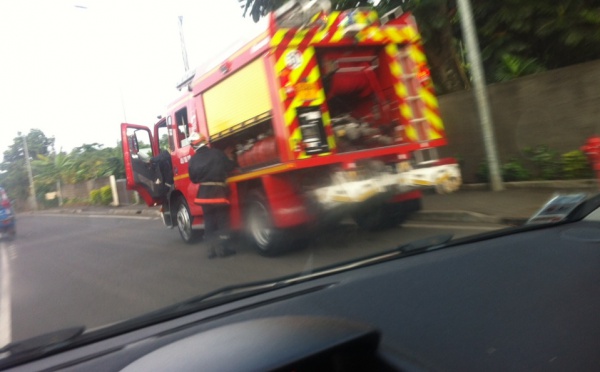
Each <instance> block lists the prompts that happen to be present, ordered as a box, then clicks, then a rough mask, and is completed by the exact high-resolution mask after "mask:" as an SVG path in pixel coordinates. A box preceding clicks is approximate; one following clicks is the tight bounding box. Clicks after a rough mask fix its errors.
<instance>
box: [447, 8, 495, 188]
mask: <svg viewBox="0 0 600 372" xmlns="http://www.w3.org/2000/svg"><path fill="white" fill-rule="evenodd" d="M457 5H458V12H459V13H460V26H461V29H462V33H463V36H464V38H465V44H466V48H467V58H468V60H469V64H470V65H471V74H472V76H473V94H474V95H475V101H476V102H477V112H478V113H479V121H480V124H481V131H482V134H483V145H484V147H485V153H486V157H487V163H488V168H489V175H490V185H491V188H492V190H493V191H501V190H504V184H503V183H502V175H501V173H500V165H499V164H500V162H499V161H498V150H497V149H496V139H495V137H494V128H493V123H492V114H491V111H490V103H489V98H488V93H487V89H486V86H485V79H484V78H483V67H482V63H481V55H480V53H479V42H478V41H477V33H476V31H475V23H474V21H473V11H472V9H471V2H470V0H458V1H457Z"/></svg>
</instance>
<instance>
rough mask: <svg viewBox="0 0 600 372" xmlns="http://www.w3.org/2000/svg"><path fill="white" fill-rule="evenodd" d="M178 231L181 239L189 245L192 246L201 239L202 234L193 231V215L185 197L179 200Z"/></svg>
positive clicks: (177, 206) (177, 205)
mask: <svg viewBox="0 0 600 372" xmlns="http://www.w3.org/2000/svg"><path fill="white" fill-rule="evenodd" d="M176 208H177V229H178V230H179V235H181V239H182V240H183V241H184V242H186V243H187V244H192V243H194V242H196V241H197V240H198V238H200V235H201V234H200V232H199V231H195V230H193V229H192V215H191V214H190V208H189V207H188V204H187V201H185V198H184V197H179V199H177V204H176Z"/></svg>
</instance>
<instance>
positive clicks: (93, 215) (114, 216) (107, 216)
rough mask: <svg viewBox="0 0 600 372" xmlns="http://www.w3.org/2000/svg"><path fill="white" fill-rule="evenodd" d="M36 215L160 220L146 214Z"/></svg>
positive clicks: (43, 215)
mask: <svg viewBox="0 0 600 372" xmlns="http://www.w3.org/2000/svg"><path fill="white" fill-rule="evenodd" d="M36 216H39V217H75V218H112V219H115V218H121V219H130V220H158V219H160V218H159V217H145V216H123V215H119V214H110V215H104V214H66V213H65V214H62V213H54V214H53V213H43V214H38V215H36Z"/></svg>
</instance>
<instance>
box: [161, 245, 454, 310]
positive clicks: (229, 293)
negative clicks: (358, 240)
mask: <svg viewBox="0 0 600 372" xmlns="http://www.w3.org/2000/svg"><path fill="white" fill-rule="evenodd" d="M453 237H454V235H453V234H440V235H434V236H431V237H427V238H424V239H419V240H415V241H412V242H410V243H407V244H403V245H401V246H399V247H397V248H395V249H393V250H391V251H387V252H382V253H377V254H375V255H372V256H367V257H363V258H359V259H356V260H352V261H346V262H342V263H337V264H334V265H331V266H325V267H322V268H319V269H318V270H317V271H314V272H311V273H302V274H298V273H296V274H293V275H288V276H285V277H281V278H278V279H271V280H263V281H259V282H252V283H244V284H238V285H232V286H227V287H223V288H219V289H217V290H214V291H211V292H208V293H206V294H203V295H201V296H197V297H193V298H191V299H189V300H186V301H183V302H181V303H178V304H176V305H174V306H170V307H169V308H168V309H170V310H175V311H177V310H182V309H185V308H189V307H195V305H197V304H200V303H205V302H207V301H209V300H213V299H224V300H228V301H230V300H232V298H233V297H247V296H252V295H256V294H260V293H263V292H268V291H272V290H274V289H278V288H282V287H286V286H289V285H292V284H297V283H300V282H303V281H306V280H309V279H315V278H318V277H322V276H326V275H330V274H333V273H338V272H342V271H346V270H350V269H354V268H358V267H363V266H367V265H372V264H374V263H378V262H382V261H386V260H389V259H392V258H398V257H401V256H404V255H406V254H415V253H419V252H421V251H426V250H433V249H437V248H441V247H443V246H444V245H445V244H446V243H448V242H449V241H451V240H452V238H453ZM165 310H166V309H165Z"/></svg>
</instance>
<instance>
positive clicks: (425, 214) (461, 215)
mask: <svg viewBox="0 0 600 372" xmlns="http://www.w3.org/2000/svg"><path fill="white" fill-rule="evenodd" d="M410 220H413V221H436V222H453V221H460V222H485V223H498V224H499V223H502V221H503V218H502V217H499V216H492V215H488V214H483V213H477V212H470V211H462V210H438V211H419V212H417V213H415V214H413V215H412V216H411V217H410Z"/></svg>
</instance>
